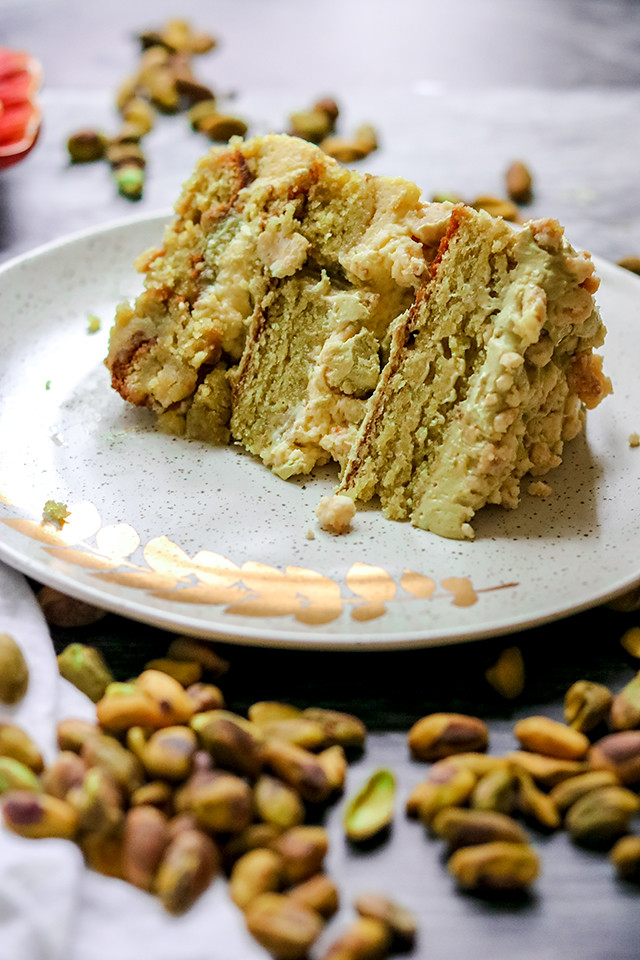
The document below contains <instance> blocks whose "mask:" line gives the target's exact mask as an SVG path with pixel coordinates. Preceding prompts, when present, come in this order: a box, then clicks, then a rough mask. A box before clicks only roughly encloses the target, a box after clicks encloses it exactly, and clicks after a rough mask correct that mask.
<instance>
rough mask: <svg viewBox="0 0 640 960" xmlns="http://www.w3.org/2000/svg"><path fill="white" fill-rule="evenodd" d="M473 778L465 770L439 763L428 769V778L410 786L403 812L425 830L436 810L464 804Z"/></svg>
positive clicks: (474, 783) (471, 774)
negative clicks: (416, 819)
mask: <svg viewBox="0 0 640 960" xmlns="http://www.w3.org/2000/svg"><path fill="white" fill-rule="evenodd" d="M477 779H478V778H477V777H476V775H475V774H474V773H472V771H471V770H470V769H469V768H468V767H457V766H455V765H454V764H451V763H449V761H448V760H441V761H439V762H438V763H436V764H434V766H433V767H432V768H431V771H430V773H429V779H428V780H427V781H425V782H424V783H421V784H418V785H417V786H416V787H414V789H413V791H412V792H411V794H410V796H409V798H408V800H407V810H408V812H410V814H411V815H415V816H417V817H418V818H419V819H420V821H421V822H422V823H423V824H424V825H425V826H427V827H428V826H430V824H431V822H432V820H433V818H434V817H435V815H436V814H437V813H438V811H439V810H443V809H444V808H445V807H451V806H459V805H461V804H463V803H466V801H467V800H468V799H469V797H470V796H471V794H472V792H473V789H474V787H475V785H476V783H477Z"/></svg>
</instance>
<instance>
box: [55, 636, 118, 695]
mask: <svg viewBox="0 0 640 960" xmlns="http://www.w3.org/2000/svg"><path fill="white" fill-rule="evenodd" d="M57 660H58V670H59V671H60V675H61V676H62V677H64V679H65V680H68V681H69V683H72V684H73V685H74V687H77V688H78V690H80V691H81V692H82V693H85V694H86V695H87V696H88V697H89V699H90V700H93V702H94V703H97V702H98V700H100V699H101V698H102V697H103V696H104V694H105V690H106V689H107V687H108V686H109V684H110V683H113V674H112V673H111V671H110V670H109V668H108V667H107V665H106V663H105V661H104V658H103V656H102V654H101V653H100V651H99V650H97V649H96V648H95V647H90V646H87V645H86V644H84V643H70V644H69V645H68V646H66V647H65V648H64V650H63V651H62V652H61V653H59V654H58V657H57Z"/></svg>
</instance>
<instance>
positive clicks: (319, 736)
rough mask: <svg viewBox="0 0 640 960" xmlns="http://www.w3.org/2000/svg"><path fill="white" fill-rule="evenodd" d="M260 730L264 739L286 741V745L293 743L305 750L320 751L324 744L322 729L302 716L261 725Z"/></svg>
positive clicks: (324, 738) (313, 721)
mask: <svg viewBox="0 0 640 960" xmlns="http://www.w3.org/2000/svg"><path fill="white" fill-rule="evenodd" d="M260 729H261V731H262V733H263V734H264V736H265V737H276V738H277V739H279V740H286V741H287V743H293V744H295V745H296V746H298V747H303V748H304V749H305V750H311V751H315V750H320V749H321V748H322V747H324V746H325V744H326V737H325V733H324V729H323V727H322V726H321V725H320V724H319V723H317V722H316V721H315V720H311V719H309V718H308V717H303V716H302V715H300V716H298V717H285V718H282V719H280V720H272V721H270V722H269V723H263V724H262V725H261V727H260Z"/></svg>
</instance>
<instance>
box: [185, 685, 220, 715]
mask: <svg viewBox="0 0 640 960" xmlns="http://www.w3.org/2000/svg"><path fill="white" fill-rule="evenodd" d="M185 693H186V695H187V696H188V697H189V699H190V700H191V702H192V703H193V709H194V716H195V715H196V714H198V713H206V712H207V711H209V710H224V706H225V703H224V696H223V694H222V690H221V689H220V687H216V686H215V685H214V684H213V683H201V682H200V681H199V682H198V683H192V684H190V685H189V686H188V687H187V688H186V690H185Z"/></svg>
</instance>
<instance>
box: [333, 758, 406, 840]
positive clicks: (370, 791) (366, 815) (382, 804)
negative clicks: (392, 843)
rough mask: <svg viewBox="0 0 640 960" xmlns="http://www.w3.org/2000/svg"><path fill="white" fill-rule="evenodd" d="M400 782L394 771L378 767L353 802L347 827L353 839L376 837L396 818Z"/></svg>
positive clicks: (347, 817) (348, 833)
mask: <svg viewBox="0 0 640 960" xmlns="http://www.w3.org/2000/svg"><path fill="white" fill-rule="evenodd" d="M395 795H396V781H395V777H394V775H393V774H392V773H391V771H390V770H377V771H376V772H375V773H374V774H372V775H371V777H370V778H369V779H368V780H367V782H366V783H365V784H364V786H363V787H362V788H361V789H360V790H359V792H358V793H357V794H356V795H355V796H354V797H353V798H352V799H351V800H350V801H349V803H348V804H347V808H346V810H345V814H344V828H345V833H346V835H347V837H348V838H349V840H353V841H354V842H360V841H363V840H368V839H369V838H370V837H374V836H375V835H376V834H378V833H380V831H381V830H384V829H385V828H386V827H388V826H389V824H390V823H391V821H392V819H393V810H394V804H395Z"/></svg>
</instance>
